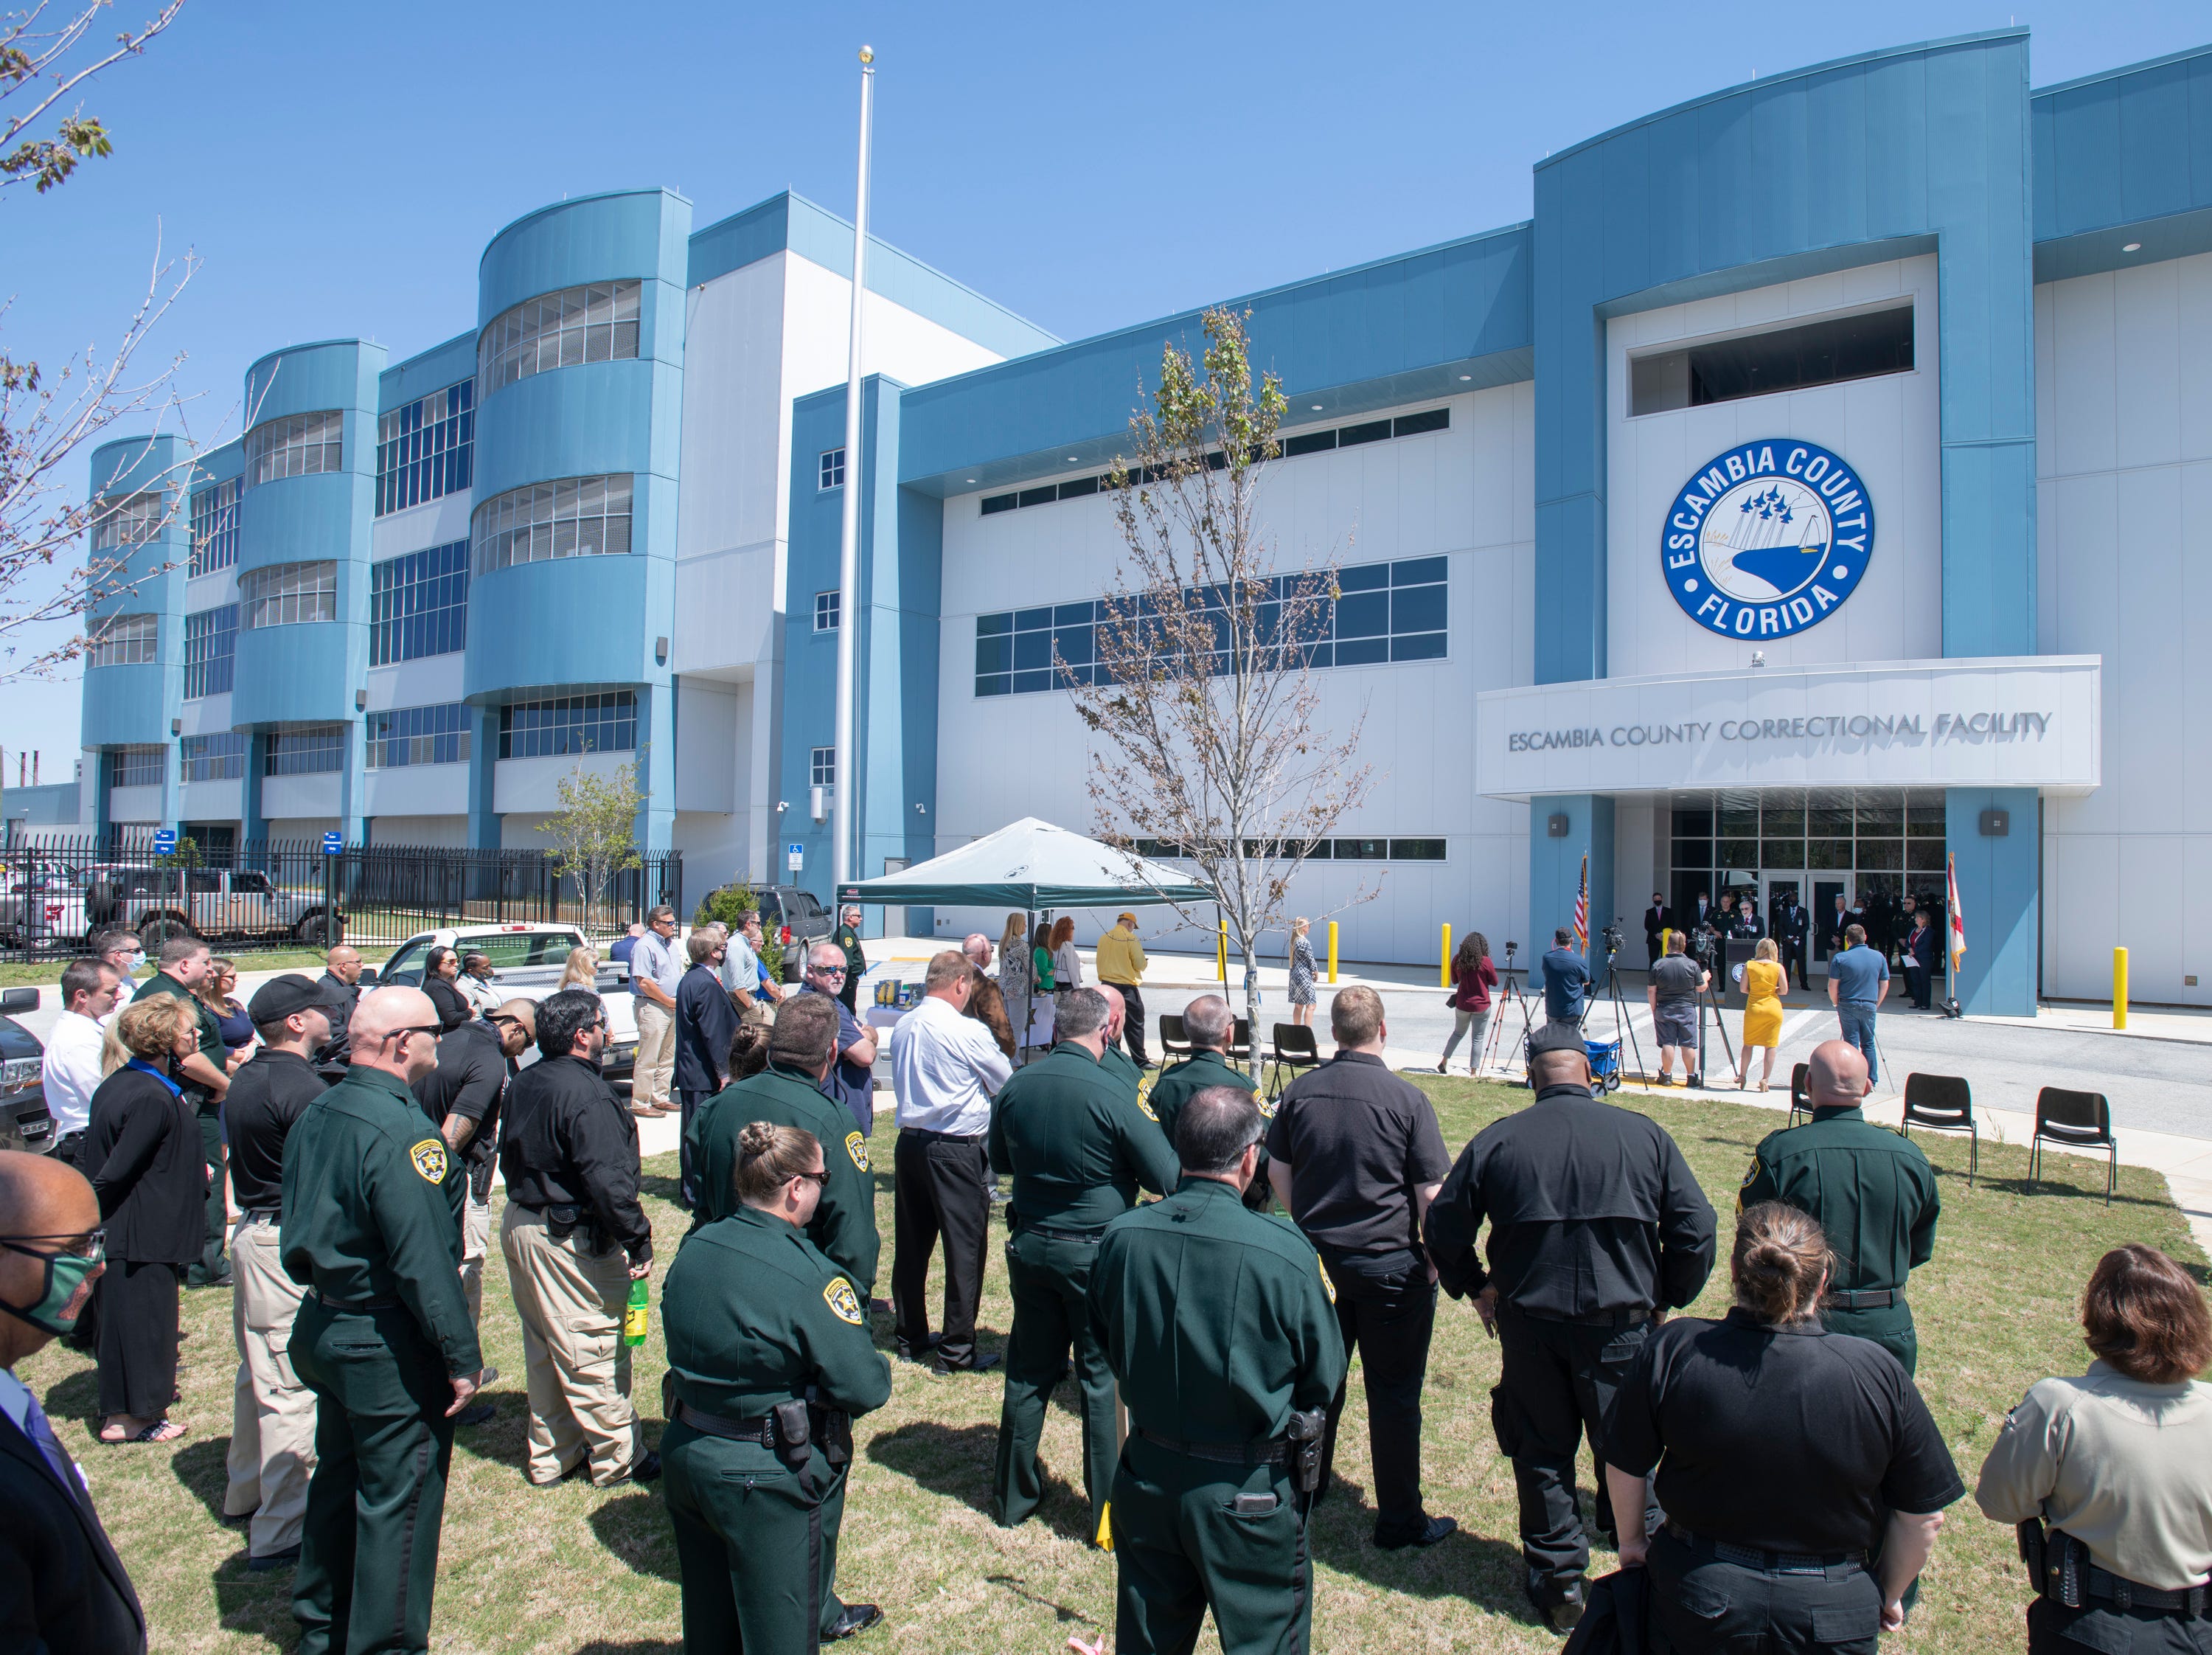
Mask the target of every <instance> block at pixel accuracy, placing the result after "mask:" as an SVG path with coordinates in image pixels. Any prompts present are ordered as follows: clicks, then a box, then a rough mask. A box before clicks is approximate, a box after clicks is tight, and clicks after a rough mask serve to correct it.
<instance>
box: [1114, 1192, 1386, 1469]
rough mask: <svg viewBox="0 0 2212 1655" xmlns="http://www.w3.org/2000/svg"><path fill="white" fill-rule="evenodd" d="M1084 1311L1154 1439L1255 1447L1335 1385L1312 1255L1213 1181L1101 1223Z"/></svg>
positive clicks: (1330, 1321) (1332, 1316) (1326, 1314)
mask: <svg viewBox="0 0 2212 1655" xmlns="http://www.w3.org/2000/svg"><path fill="white" fill-rule="evenodd" d="M1090 1315H1091V1336H1092V1337H1094V1338H1096V1339H1097V1341H1098V1342H1099V1346H1100V1348H1102V1349H1103V1350H1104V1352H1105V1353H1106V1364H1107V1366H1109V1367H1110V1368H1111V1369H1113V1371H1114V1377H1115V1379H1116V1380H1117V1381H1119V1382H1120V1384H1121V1400H1122V1402H1124V1403H1126V1404H1127V1407H1128V1409H1129V1417H1130V1419H1131V1420H1133V1421H1134V1422H1135V1423H1137V1424H1139V1425H1140V1426H1143V1427H1145V1428H1146V1430H1147V1431H1152V1432H1155V1433H1158V1434H1160V1435H1162V1436H1167V1437H1174V1438H1178V1439H1182V1440H1183V1441H1186V1442H1202V1443H1217V1444H1222V1445H1228V1444H1234V1443H1254V1442H1264V1441H1267V1440H1269V1439H1273V1438H1275V1437H1279V1436H1281V1435H1282V1434H1283V1431H1284V1428H1285V1425H1286V1424H1287V1423H1288V1421H1289V1419H1290V1415H1291V1412H1292V1410H1294V1409H1312V1408H1326V1407H1327V1406H1328V1401H1329V1398H1330V1397H1331V1396H1334V1395H1335V1394H1336V1388H1337V1386H1338V1385H1340V1384H1342V1383H1343V1381H1344V1372H1345V1358H1344V1337H1343V1335H1342V1334H1340V1332H1339V1331H1338V1329H1337V1323H1336V1307H1335V1305H1334V1302H1333V1301H1332V1300H1331V1299H1330V1296H1329V1289H1328V1281H1327V1279H1326V1278H1325V1277H1324V1276H1323V1275H1322V1269H1321V1259H1320V1256H1318V1255H1317V1254H1316V1253H1315V1251H1314V1250H1313V1246H1312V1244H1310V1242H1308V1241H1307V1240H1306V1238H1304V1236H1302V1235H1300V1234H1299V1233H1298V1232H1297V1230H1296V1229H1295V1228H1293V1227H1292V1226H1291V1225H1289V1224H1286V1223H1285V1222H1283V1221H1282V1220H1279V1219H1272V1218H1264V1217H1262V1216H1261V1215H1260V1214H1257V1213H1253V1212H1248V1211H1247V1210H1246V1209H1245V1208H1244V1205H1243V1202H1242V1201H1241V1200H1240V1199H1239V1197H1238V1196H1237V1191H1236V1190H1235V1189H1234V1188H1233V1187H1232V1186H1231V1185H1229V1184H1225V1183H1221V1182H1220V1181H1219V1180H1218V1179H1215V1178H1185V1179H1184V1180H1183V1181H1182V1187H1181V1188H1179V1189H1178V1190H1176V1192H1175V1194H1174V1195H1172V1196H1169V1197H1168V1198H1167V1199H1166V1200H1165V1201H1156V1202H1152V1203H1150V1204H1149V1205H1147V1206H1144V1207H1139V1208H1137V1209H1136V1210H1135V1211H1133V1212H1131V1213H1126V1214H1123V1215H1122V1216H1121V1217H1120V1218H1118V1219H1115V1220H1114V1222H1113V1223H1111V1224H1109V1225H1108V1226H1106V1234H1105V1236H1104V1238H1103V1239H1102V1240H1101V1241H1100V1242H1099V1244H1098V1262H1097V1263H1096V1264H1095V1265H1093V1266H1092V1267H1091V1294H1090Z"/></svg>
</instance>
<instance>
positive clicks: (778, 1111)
mask: <svg viewBox="0 0 2212 1655" xmlns="http://www.w3.org/2000/svg"><path fill="white" fill-rule="evenodd" d="M753 1121H766V1122H768V1123H770V1124H771V1125H775V1126H795V1127H798V1128H799V1129H801V1130H803V1131H806V1132H811V1133H812V1134H813V1135H815V1136H816V1137H817V1138H818V1139H820V1140H821V1141H822V1165H823V1167H824V1168H825V1169H826V1170H827V1171H828V1172H829V1183H827V1184H825V1185H823V1190H822V1201H821V1204H820V1205H819V1206H817V1208H815V1209H814V1221H813V1222H812V1223H811V1224H809V1225H808V1226H806V1238H807V1239H808V1240H809V1241H811V1242H812V1243H813V1244H815V1245H816V1246H817V1247H818V1248H820V1249H821V1250H822V1251H823V1253H824V1254H825V1255H826V1256H828V1257H829V1260H830V1262H831V1263H834V1264H836V1267H837V1268H838V1269H841V1270H842V1271H844V1273H845V1274H846V1275H848V1276H850V1277H852V1278H853V1285H854V1287H856V1288H858V1289H859V1291H860V1297H861V1299H863V1300H864V1301H865V1300H866V1299H867V1298H868V1296H869V1295H870V1294H871V1293H873V1292H874V1291H875V1287H876V1267H877V1263H878V1261H879V1260H880V1258H881V1257H882V1255H883V1245H884V1244H883V1238H882V1236H881V1235H880V1234H879V1233H878V1231H877V1229H876V1180H875V1175H874V1174H873V1173H872V1171H869V1169H868V1141H867V1140H866V1138H863V1137H862V1136H861V1135H860V1133H858V1132H857V1131H855V1130H854V1126H853V1117H851V1116H850V1115H848V1113H846V1111H845V1110H844V1109H843V1108H842V1106H840V1105H839V1104H833V1103H831V1102H830V1101H829V1099H828V1098H824V1097H823V1095H822V1094H821V1093H820V1092H817V1091H816V1090H815V1089H814V1082H813V1081H812V1080H811V1079H810V1078H808V1077H807V1076H806V1075H805V1074H800V1073H799V1071H798V1070H796V1069H790V1068H781V1067H780V1066H778V1065H775V1064H771V1065H769V1067H768V1068H764V1069H763V1070H762V1071H761V1072H760V1073H759V1074H756V1075H752V1076H750V1078H748V1079H746V1080H739V1081H736V1082H734V1083H733V1084H732V1085H730V1086H725V1087H723V1088H722V1090H721V1091H720V1092H716V1093H715V1094H714V1096H713V1097H712V1098H708V1100H707V1103H706V1106H705V1107H704V1108H703V1109H702V1110H700V1111H699V1112H698V1113H697V1114H696V1116H694V1117H692V1120H691V1129H690V1132H689V1133H688V1134H686V1136H688V1137H689V1138H690V1140H691V1166H692V1171H693V1174H694V1177H695V1181H696V1184H697V1192H696V1193H697V1199H698V1207H697V1208H696V1211H695V1212H694V1213H693V1214H692V1223H691V1232H692V1234H694V1235H696V1234H697V1233H698V1232H699V1230H700V1228H701V1226H704V1225H708V1224H712V1223H713V1222H714V1220H717V1219H722V1218H727V1217H728V1216H729V1215H730V1214H732V1213H733V1212H736V1211H737V1210H738V1192H737V1190H736V1187H735V1184H734V1179H735V1177H736V1175H737V1168H738V1134H739V1133H741V1132H743V1131H744V1129H745V1127H746V1125H747V1123H750V1122H753ZM687 1239H688V1238H687ZM701 1406H702V1407H704V1406H705V1404H704V1403H702V1404H701ZM709 1411H710V1412H711V1411H713V1410H711V1409H710V1410H709Z"/></svg>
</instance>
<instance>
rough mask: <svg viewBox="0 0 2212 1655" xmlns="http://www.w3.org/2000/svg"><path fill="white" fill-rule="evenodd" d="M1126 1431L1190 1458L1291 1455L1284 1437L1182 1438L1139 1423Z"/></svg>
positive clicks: (1282, 1460) (1280, 1461)
mask: <svg viewBox="0 0 2212 1655" xmlns="http://www.w3.org/2000/svg"><path fill="white" fill-rule="evenodd" d="M1129 1434H1130V1435H1132V1436H1135V1437H1142V1438H1143V1439H1145V1440H1146V1442H1148V1443H1151V1444H1152V1445H1154V1446H1156V1447H1159V1448H1164V1449H1166V1450H1167V1451H1168V1452H1170V1454H1181V1455H1183V1456H1184V1457H1187V1458H1189V1459H1194V1460H1213V1461H1216V1462H1218V1463H1220V1464H1223V1465H1287V1464H1288V1463H1290V1458H1291V1444H1290V1440H1289V1439H1288V1438H1285V1437H1274V1438H1271V1439H1268V1440H1267V1441H1266V1442H1249V1443H1234V1442H1185V1441H1184V1440H1183V1439H1182V1438H1180V1437H1164V1436H1162V1435H1161V1434H1160V1433H1158V1432H1157V1431H1150V1430H1147V1429H1146V1428H1145V1427H1143V1426H1141V1425H1133V1426H1131V1427H1129Z"/></svg>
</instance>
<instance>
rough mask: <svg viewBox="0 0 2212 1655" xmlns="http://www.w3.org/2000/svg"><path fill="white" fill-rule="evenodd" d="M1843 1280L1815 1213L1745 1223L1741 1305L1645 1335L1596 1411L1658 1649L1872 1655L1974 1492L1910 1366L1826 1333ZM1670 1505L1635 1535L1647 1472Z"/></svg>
mask: <svg viewBox="0 0 2212 1655" xmlns="http://www.w3.org/2000/svg"><path fill="white" fill-rule="evenodd" d="M1834 1268H1835V1258H1834V1256H1833V1255H1832V1253H1830V1251H1829V1250H1828V1243H1827V1238H1826V1236H1824V1235H1823V1234H1822V1233H1821V1232H1820V1226H1819V1225H1818V1224H1816V1223H1814V1221H1813V1220H1812V1219H1811V1218H1810V1217H1809V1216H1808V1215H1807V1214H1804V1213H1802V1212H1800V1211H1799V1210H1798V1209H1797V1208H1794V1207H1785V1206H1784V1205H1783V1204H1782V1203H1781V1202H1759V1204H1758V1205H1756V1206H1754V1207H1752V1208H1748V1209H1747V1210H1746V1211H1745V1212H1744V1213H1742V1214H1741V1215H1739V1216H1738V1218H1737V1220H1736V1227H1735V1249H1734V1250H1733V1251H1732V1253H1731V1255H1730V1256H1729V1274H1730V1276H1731V1278H1732V1279H1733V1281H1735V1308H1734V1309H1732V1310H1730V1311H1729V1313H1728V1314H1727V1316H1725V1317H1723V1318H1722V1319H1721V1320H1719V1321H1717V1322H1707V1321H1701V1320H1699V1319H1697V1318H1694V1317H1679V1318H1677V1319H1676V1320H1674V1321H1672V1322H1670V1323H1668V1324H1667V1325H1666V1326H1665V1327H1663V1328H1662V1329H1660V1330H1659V1331H1658V1332H1657V1333H1656V1334H1654V1335H1653V1336H1651V1338H1650V1341H1649V1342H1647V1343H1646V1344H1645V1346H1644V1349H1643V1351H1642V1353H1641V1354H1639V1355H1638V1358H1637V1360H1636V1366H1634V1367H1633V1368H1632V1369H1631V1370H1630V1371H1629V1376H1628V1381H1627V1383H1626V1384H1625V1385H1623V1386H1622V1387H1621V1390H1620V1394H1619V1395H1618V1396H1616V1397H1615V1398H1614V1399H1613V1408H1612V1409H1611V1411H1610V1412H1608V1413H1607V1415H1606V1420H1605V1443H1606V1453H1607V1464H1606V1469H1605V1474H1606V1476H1607V1479H1608V1480H1609V1482H1610V1484H1611V1487H1612V1491H1613V1511H1614V1512H1615V1513H1616V1514H1617V1515H1618V1517H1619V1518H1620V1561H1621V1563H1622V1565H1623V1566H1624V1567H1633V1566H1635V1565H1637V1564H1644V1565H1646V1566H1647V1567H1649V1569H1650V1632H1651V1634H1652V1644H1653V1647H1655V1648H1656V1649H1659V1650H1662V1651H1663V1650H1668V1649H1673V1650H1677V1651H1681V1652H1684V1655H1688V1652H1692V1651H1705V1650H1715V1649H1733V1648H1738V1647H1741V1648H1746V1649H1749V1648H1753V1647H1758V1648H1777V1649H1802V1648H1810V1647H1812V1646H1815V1645H1818V1646H1821V1647H1823V1648H1826V1647H1831V1646H1832V1647H1834V1648H1836V1649H1838V1650H1863V1651H1867V1652H1872V1650H1873V1649H1874V1647H1875V1639H1876V1636H1877V1635H1878V1634H1879V1633H1881V1632H1894V1631H1896V1630H1897V1629H1898V1628H1899V1627H1902V1626H1903V1625H1904V1624H1905V1609H1906V1599H1907V1597H1908V1595H1909V1593H1910V1591H1911V1586H1912V1584H1913V1582H1914V1580H1915V1579H1917V1577H1918V1575H1919V1573H1920V1570H1921V1567H1922V1566H1923V1564H1925V1563H1926V1562H1927V1561H1928V1554H1929V1551H1930V1550H1931V1549H1933V1547H1934V1546H1935V1543H1936V1530H1939V1529H1940V1528H1942V1524H1943V1508H1944V1507H1945V1506H1948V1505H1949V1504H1950V1503H1951V1502H1952V1501H1953V1500H1957V1499H1958V1498H1959V1497H1960V1495H1961V1494H1965V1493H1966V1485H1965V1484H1963V1483H1962V1482H1960V1481H1959V1473H1958V1470H1957V1469H1956V1468H1955V1467H1954V1465H1953V1464H1952V1463H1951V1455H1950V1451H1949V1450H1948V1449H1947V1448H1946V1447H1945V1446H1944V1445H1943V1436H1942V1433H1941V1432H1940V1431H1938V1430H1937V1429H1936V1422H1935V1421H1934V1420H1933V1419H1931V1418H1930V1417H1929V1413H1928V1406H1927V1404H1926V1403H1925V1402H1922V1401H1921V1399H1920V1393H1919V1392H1918V1391H1917V1390H1914V1389H1913V1388H1912V1381H1911V1378H1909V1377H1908V1376H1907V1375H1906V1373H1905V1368H1904V1366H1903V1365H1902V1364H1901V1363H1899V1361H1898V1360H1897V1359H1896V1358H1895V1357H1894V1356H1893V1355H1891V1354H1889V1353H1888V1352H1887V1351H1886V1350H1884V1349H1883V1348H1881V1346H1880V1345H1877V1344H1875V1343H1874V1342H1871V1341H1869V1340H1865V1339H1855V1338H1852V1337H1850V1336H1849V1335H1847V1334H1838V1333H1829V1332H1828V1331H1826V1329H1823V1328H1822V1327H1821V1325H1820V1315H1819V1311H1820V1298H1821V1295H1822V1293H1825V1292H1826V1289H1827V1286H1828V1278H1829V1276H1830V1275H1831V1274H1832V1272H1833V1270H1834ZM1655 1472H1656V1480H1655V1485H1654V1492H1656V1494H1657V1497H1658V1504H1659V1505H1660V1506H1662V1507H1663V1508H1664V1509H1665V1511H1666V1513H1667V1521H1666V1524H1665V1526H1664V1527H1663V1528H1662V1530H1660V1532H1659V1533H1657V1534H1656V1535H1649V1536H1647V1535H1646V1534H1645V1533H1644V1521H1645V1511H1644V1507H1645V1489H1644V1479H1645V1478H1647V1477H1650V1476H1653V1474H1654V1473H1655Z"/></svg>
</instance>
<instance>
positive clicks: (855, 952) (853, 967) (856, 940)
mask: <svg viewBox="0 0 2212 1655" xmlns="http://www.w3.org/2000/svg"><path fill="white" fill-rule="evenodd" d="M829 941H830V944H831V946H834V947H836V948H838V949H841V950H842V951H843V953H844V956H845V986H844V987H843V988H842V989H839V990H838V991H837V998H838V999H840V1000H842V1001H844V1002H845V1009H846V1010H847V1011H848V1012H851V1013H854V1014H855V1015H858V1013H859V1012H860V979H861V978H862V977H866V975H867V974H868V956H867V954H866V952H865V951H863V950H862V948H861V946H860V908H859V907H858V905H857V904H848V905H847V906H846V907H845V908H844V909H843V910H842V911H841V912H840V913H839V914H838V916H837V928H836V930H834V931H832V932H831V933H830V934H829Z"/></svg>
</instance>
